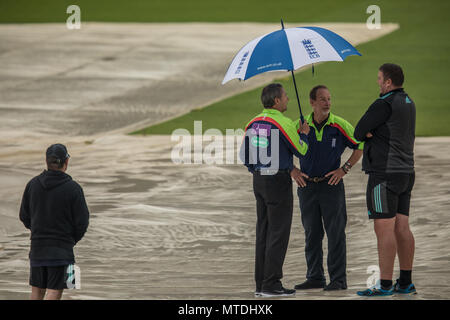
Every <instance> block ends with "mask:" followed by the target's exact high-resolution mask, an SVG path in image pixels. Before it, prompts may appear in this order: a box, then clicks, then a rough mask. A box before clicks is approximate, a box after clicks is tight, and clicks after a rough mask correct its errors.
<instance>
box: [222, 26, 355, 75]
mask: <svg viewBox="0 0 450 320" xmlns="http://www.w3.org/2000/svg"><path fill="white" fill-rule="evenodd" d="M351 55H358V56H360V55H361V54H360V53H359V52H358V50H356V49H355V48H354V47H353V46H352V45H351V44H350V43H348V42H347V41H346V40H345V39H344V38H342V37H341V36H339V35H337V34H336V33H334V32H332V31H330V30H327V29H324V28H319V27H299V28H289V29H282V30H278V31H275V32H272V33H268V34H266V35H263V36H261V37H259V38H256V39H254V40H252V41H250V42H249V43H247V44H246V45H245V46H244V47H243V48H242V49H241V50H240V51H239V52H238V53H237V54H236V56H235V57H234V59H233V61H232V62H231V64H230V66H229V68H228V71H227V73H226V75H225V78H224V79H223V81H222V84H225V83H226V82H228V81H230V80H232V79H241V80H247V79H248V78H251V77H253V76H255V75H257V74H260V73H263V72H267V71H276V70H285V71H292V70H297V69H299V68H301V67H303V66H305V65H308V64H313V63H318V62H323V61H344V59H345V58H346V57H348V56H351Z"/></svg>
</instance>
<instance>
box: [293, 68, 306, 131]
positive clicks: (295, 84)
mask: <svg viewBox="0 0 450 320" xmlns="http://www.w3.org/2000/svg"><path fill="white" fill-rule="evenodd" d="M291 74H292V80H294V87H295V94H296V95H297V103H298V111H300V120H301V121H302V123H303V122H305V119H304V118H303V113H302V108H301V107H300V98H299V97H298V90H297V83H296V82H295V76H294V70H291Z"/></svg>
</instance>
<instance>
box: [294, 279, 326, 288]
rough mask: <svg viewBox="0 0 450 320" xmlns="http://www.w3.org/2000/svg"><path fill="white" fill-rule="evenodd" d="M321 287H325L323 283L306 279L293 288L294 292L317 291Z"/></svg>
mask: <svg viewBox="0 0 450 320" xmlns="http://www.w3.org/2000/svg"><path fill="white" fill-rule="evenodd" d="M323 287H325V282H324V281H318V280H310V279H308V280H306V281H305V282H303V283H300V284H297V285H296V286H295V287H294V288H295V290H307V289H318V288H323Z"/></svg>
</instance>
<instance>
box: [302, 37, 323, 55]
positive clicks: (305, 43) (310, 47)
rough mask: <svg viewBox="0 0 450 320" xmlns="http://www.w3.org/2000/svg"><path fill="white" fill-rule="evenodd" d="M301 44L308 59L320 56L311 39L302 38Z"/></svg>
mask: <svg viewBox="0 0 450 320" xmlns="http://www.w3.org/2000/svg"><path fill="white" fill-rule="evenodd" d="M302 44H303V46H304V47H305V50H306V53H308V55H309V58H310V59H315V58H320V55H319V53H318V52H317V50H316V48H315V47H314V45H313V44H312V42H311V40H306V39H305V40H302Z"/></svg>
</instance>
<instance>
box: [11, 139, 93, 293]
mask: <svg viewBox="0 0 450 320" xmlns="http://www.w3.org/2000/svg"><path fill="white" fill-rule="evenodd" d="M69 157H70V156H69V154H68V153H67V148H66V147H65V146H64V145H62V144H54V145H51V146H50V147H49V148H48V149H47V152H46V162H47V168H48V170H44V172H42V173H41V174H40V175H39V176H36V177H34V178H33V179H31V181H30V182H28V184H27V186H26V188H25V192H24V194H23V198H22V204H21V207H20V220H21V221H22V222H23V224H24V225H25V227H26V228H27V229H30V230H31V248H30V254H29V258H30V285H31V286H32V291H31V299H33V300H42V299H44V296H45V294H46V292H47V297H46V299H48V300H59V299H61V296H62V293H63V290H64V289H65V288H67V283H68V282H71V278H72V276H71V275H70V273H71V271H72V270H73V264H74V263H75V257H74V254H73V247H74V246H75V244H76V243H77V242H78V241H80V240H81V238H82V237H83V235H84V233H85V232H86V230H87V227H88V224H89V210H88V207H87V205H86V201H85V199H84V194H83V189H82V188H81V187H80V185H79V184H78V183H76V182H75V181H74V180H72V177H71V176H69V175H68V174H66V173H65V171H66V170H67V166H68V164H69Z"/></svg>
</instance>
